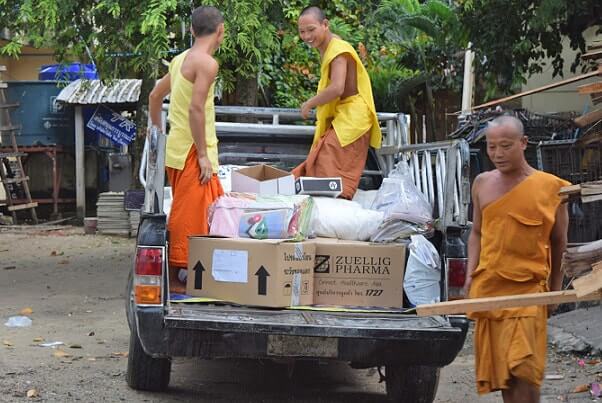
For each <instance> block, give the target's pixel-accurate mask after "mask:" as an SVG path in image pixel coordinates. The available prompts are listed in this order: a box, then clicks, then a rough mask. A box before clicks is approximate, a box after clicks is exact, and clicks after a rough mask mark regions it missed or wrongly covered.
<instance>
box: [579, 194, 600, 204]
mask: <svg viewBox="0 0 602 403" xmlns="http://www.w3.org/2000/svg"><path fill="white" fill-rule="evenodd" d="M601 200H602V194H598V195H592V196H581V202H582V203H592V202H596V201H601Z"/></svg>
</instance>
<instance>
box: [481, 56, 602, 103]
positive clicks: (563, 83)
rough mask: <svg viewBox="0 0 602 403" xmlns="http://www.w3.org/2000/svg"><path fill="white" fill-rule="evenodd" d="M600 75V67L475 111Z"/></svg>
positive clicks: (601, 73) (601, 67)
mask: <svg viewBox="0 0 602 403" xmlns="http://www.w3.org/2000/svg"><path fill="white" fill-rule="evenodd" d="M598 75H602V66H598V69H597V70H595V71H591V72H589V73H586V74H581V75H579V76H575V77H572V78H569V79H566V80H562V81H558V82H555V83H552V84H548V85H544V86H543V87H539V88H535V89H532V90H528V91H524V92H521V93H518V94H515V95H511V96H509V97H505V98H500V99H496V100H495V101H491V102H487V103H484V104H481V105H477V106H475V107H473V108H472V109H473V110H477V109H483V108H487V107H490V106H495V105H499V104H503V103H505V102H508V101H512V100H514V99H518V98H522V97H525V96H527V95H532V94H537V93H539V92H542V91H546V90H551V89H553V88H557V87H562V86H563V85H567V84H572V83H576V82H577V81H581V80H585V79H586V78H590V77H595V76H598Z"/></svg>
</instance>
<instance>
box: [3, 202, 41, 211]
mask: <svg viewBox="0 0 602 403" xmlns="http://www.w3.org/2000/svg"><path fill="white" fill-rule="evenodd" d="M34 207H38V203H26V204H17V205H16V206H9V207H8V211H17V210H27V209H28V208H34Z"/></svg>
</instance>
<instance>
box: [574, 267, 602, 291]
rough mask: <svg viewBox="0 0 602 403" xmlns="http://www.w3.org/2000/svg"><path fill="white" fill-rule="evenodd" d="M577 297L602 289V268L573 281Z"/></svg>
mask: <svg viewBox="0 0 602 403" xmlns="http://www.w3.org/2000/svg"><path fill="white" fill-rule="evenodd" d="M573 288H574V289H575V293H576V294H577V297H584V296H586V295H589V294H593V293H596V292H599V291H600V290H602V270H594V271H592V272H591V273H590V274H587V275H585V276H583V277H579V278H578V279H575V280H574V281H573Z"/></svg>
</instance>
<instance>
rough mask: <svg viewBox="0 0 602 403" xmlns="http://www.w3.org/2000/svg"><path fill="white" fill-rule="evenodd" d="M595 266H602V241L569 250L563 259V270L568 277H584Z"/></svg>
mask: <svg viewBox="0 0 602 403" xmlns="http://www.w3.org/2000/svg"><path fill="white" fill-rule="evenodd" d="M594 266H602V239H601V240H597V241H594V242H589V243H586V244H585V245H581V246H576V247H574V248H568V249H567V250H566V252H565V253H564V255H563V257H562V270H563V272H564V273H565V275H567V276H568V277H579V276H583V275H584V274H587V273H588V272H590V271H591V270H592V268H593V267H594Z"/></svg>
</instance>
